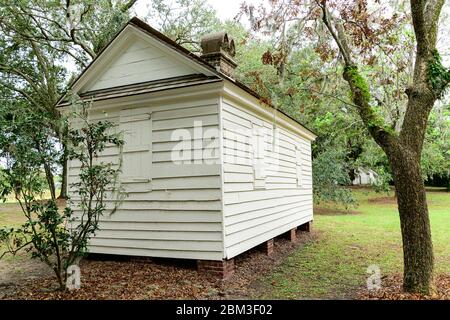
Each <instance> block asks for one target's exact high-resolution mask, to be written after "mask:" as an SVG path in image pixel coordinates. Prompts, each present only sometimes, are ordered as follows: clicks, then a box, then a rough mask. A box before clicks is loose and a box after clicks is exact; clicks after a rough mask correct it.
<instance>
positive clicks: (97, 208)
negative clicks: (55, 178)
mask: <svg viewBox="0 0 450 320" xmlns="http://www.w3.org/2000/svg"><path fill="white" fill-rule="evenodd" d="M74 117H76V119H77V120H79V121H81V126H80V128H77V129H70V130H69V133H68V137H67V139H68V141H69V142H70V148H69V150H70V151H69V159H72V160H77V161H78V162H79V163H80V172H79V175H78V178H79V179H78V181H77V182H74V183H73V184H72V185H71V188H73V190H74V193H75V197H74V199H71V200H69V205H68V206H67V207H65V208H63V209H61V208H59V207H58V205H57V202H56V198H55V197H54V195H52V197H51V199H50V200H40V199H42V193H43V192H44V191H45V190H46V189H47V188H48V187H49V186H48V183H49V181H47V180H46V179H45V174H43V171H44V170H45V164H47V165H50V166H52V165H56V164H57V162H58V156H57V154H56V153H48V152H47V153H44V152H42V150H41V147H42V146H43V144H54V141H48V140H47V134H46V133H45V132H43V131H42V130H36V131H35V133H36V134H34V135H33V134H32V133H31V132H27V133H26V134H24V133H23V132H22V131H23V130H27V131H34V129H36V128H37V127H39V126H44V123H43V122H42V121H45V120H46V119H45V118H44V117H43V118H42V119H41V120H42V121H40V122H39V119H36V118H33V117H31V116H29V115H26V114H23V113H22V114H15V115H6V116H5V115H2V118H1V119H2V128H5V126H6V129H3V130H5V131H2V132H3V133H4V134H2V135H1V136H0V157H2V158H3V159H6V168H5V169H4V171H3V172H4V174H3V175H2V180H1V182H2V185H1V186H0V190H6V191H10V190H12V191H13V193H14V196H15V198H16V200H17V201H18V203H19V204H20V206H21V208H22V212H23V214H24V216H25V218H26V222H25V223H24V224H23V225H22V226H21V227H19V228H6V227H5V228H3V229H1V230H0V244H3V245H4V248H6V249H5V251H4V252H3V253H2V254H1V255H0V258H1V257H3V256H5V255H6V254H16V253H17V252H18V251H20V250H22V249H27V250H29V251H31V255H32V258H37V259H39V260H41V261H42V262H44V263H45V264H47V265H48V266H49V267H50V268H51V269H52V270H53V272H54V274H55V276H56V279H57V281H58V284H59V287H60V289H61V290H63V289H64V288H65V285H66V279H67V268H68V267H69V266H71V265H74V264H77V263H78V261H79V259H80V258H81V257H83V256H84V254H85V253H86V252H87V243H88V240H89V239H90V237H91V236H92V235H93V234H94V233H95V231H96V230H98V221H99V218H100V217H101V216H102V215H103V214H104V212H105V210H106V206H105V203H104V200H105V198H106V196H107V194H115V195H116V197H117V200H120V187H119V186H118V185H117V184H116V177H117V175H118V173H119V171H120V166H119V167H117V166H116V165H113V164H111V163H104V162H101V161H99V159H98V157H99V154H100V153H101V152H102V151H103V150H104V148H105V147H106V145H107V144H111V145H113V146H117V147H120V146H122V144H123V141H122V140H121V139H120V137H119V136H118V134H111V133H109V132H110V131H111V129H112V128H113V127H114V124H112V123H110V122H108V121H99V122H89V121H88V108H87V106H86V105H85V104H82V105H81V107H80V111H79V113H77V114H76V115H75V116H74ZM45 149H46V150H57V148H55V146H54V145H53V146H46V148H45ZM1 194H2V197H3V199H5V196H6V195H7V194H8V192H1ZM116 203H117V204H119V203H120V201H117V202H116ZM113 211H114V210H113Z"/></svg>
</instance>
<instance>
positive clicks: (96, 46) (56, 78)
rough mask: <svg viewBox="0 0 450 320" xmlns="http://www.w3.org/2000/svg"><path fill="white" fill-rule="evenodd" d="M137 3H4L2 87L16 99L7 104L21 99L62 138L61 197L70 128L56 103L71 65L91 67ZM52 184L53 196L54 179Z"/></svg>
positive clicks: (0, 35) (0, 21)
mask: <svg viewBox="0 0 450 320" xmlns="http://www.w3.org/2000/svg"><path fill="white" fill-rule="evenodd" d="M135 2H136V0H127V1H122V0H120V1H106V0H102V1H92V0H85V1H71V0H67V1H43V0H30V1H28V0H27V1H23V0H16V1H14V2H13V3H11V1H3V0H2V1H0V16H1V19H0V91H1V92H2V93H3V95H5V96H7V97H8V99H9V98H11V97H14V99H9V100H8V103H9V104H10V103H12V102H14V101H15V100H16V101H17V104H20V108H21V109H22V110H23V112H28V113H39V114H40V115H39V116H45V117H46V119H47V121H46V123H47V124H48V125H49V126H50V128H51V131H49V132H48V134H49V139H54V138H56V139H58V141H59V144H60V145H61V146H62V152H61V155H60V166H61V167H62V170H60V171H59V172H60V173H61V177H62V183H61V196H62V197H65V196H66V186H67V183H66V172H67V171H66V170H67V156H68V154H67V152H66V151H65V147H66V139H67V134H68V131H67V128H66V127H65V123H64V121H62V120H61V117H60V114H59V112H58V110H57V109H56V108H55V105H56V102H57V100H58V99H59V97H60V96H61V94H62V92H63V91H64V88H65V86H66V84H67V83H68V82H69V80H70V78H71V73H72V72H73V71H76V70H67V66H68V65H69V64H72V65H74V66H76V67H77V70H78V71H79V69H80V68H84V67H86V66H87V64H88V63H89V62H90V61H91V60H92V59H93V58H95V57H96V55H97V53H98V52H99V51H100V50H101V49H102V48H103V47H104V46H105V45H106V43H107V42H108V41H109V40H110V39H111V37H112V36H113V35H114V34H115V33H116V32H117V30H119V28H120V27H121V26H122V25H123V24H124V23H125V22H126V21H127V20H128V19H129V11H130V9H131V7H132V6H133V5H134V3H135ZM11 101H12V102H11ZM2 103H3V102H2ZM0 107H3V106H1V105H0ZM6 107H7V106H6ZM46 174H48V175H49V176H48V177H47V179H48V180H53V179H54V174H55V171H51V170H50V168H46ZM49 188H50V193H51V194H52V196H54V194H55V192H56V190H55V187H54V183H51V184H49Z"/></svg>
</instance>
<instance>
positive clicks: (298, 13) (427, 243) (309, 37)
mask: <svg viewBox="0 0 450 320" xmlns="http://www.w3.org/2000/svg"><path fill="white" fill-rule="evenodd" d="M444 2H445V0H411V1H409V2H406V1H399V2H392V1H388V0H386V1H367V0H355V1H343V0H310V1H308V0H303V1H302V0H284V1H283V0H272V1H269V2H268V5H261V6H259V7H255V6H252V5H246V6H243V11H244V12H245V13H246V14H247V16H249V18H250V20H251V22H252V26H253V28H254V29H256V30H259V31H261V30H263V31H266V32H267V31H269V32H271V33H272V34H275V35H276V36H277V37H278V38H279V39H280V45H279V48H278V51H277V56H278V59H277V61H276V63H277V66H278V67H279V68H280V69H281V70H282V68H284V64H285V63H286V61H288V59H289V51H290V50H291V47H292V43H294V42H295V41H297V42H298V41H300V40H302V41H304V42H308V41H309V42H314V41H315V42H316V43H318V45H317V47H318V52H320V53H321V54H323V55H324V56H330V55H333V53H335V56H337V57H338V59H339V60H340V63H341V66H342V77H343V79H344V80H345V81H346V82H347V84H348V87H349V89H350V93H351V100H352V101H351V105H352V107H353V108H354V109H355V110H356V111H357V113H358V114H359V117H360V118H361V120H362V122H363V124H364V126H365V127H366V129H367V131H368V132H369V134H370V136H371V137H372V138H373V139H374V141H375V142H376V143H377V144H378V145H379V146H380V147H381V149H382V150H383V151H384V153H385V154H386V156H387V159H388V162H389V166H390V169H391V173H392V177H393V181H394V185H395V190H396V196H397V201H398V210H399V214H400V224H401V233H402V240H403V256H404V283H403V286H404V290H405V291H407V292H421V293H429V292H430V291H431V288H432V280H433V265H434V263H433V246H432V240H431V230H430V221H429V215H428V207H427V200H426V192H425V186H424V182H423V175H422V172H421V165H420V163H421V155H422V149H423V144H424V138H425V134H426V130H427V124H428V118H429V115H430V112H431V110H432V108H433V106H434V104H435V102H436V101H437V100H439V99H440V98H442V96H443V95H444V93H445V89H446V87H447V85H448V84H449V82H450V71H449V70H447V69H446V68H445V67H444V66H443V65H442V63H441V58H440V55H439V52H438V51H437V47H436V43H437V36H438V27H439V22H440V19H439V18H440V14H441V10H442V7H443V5H444ZM405 4H406V5H405ZM408 4H409V5H408ZM386 8H390V9H391V10H390V11H391V12H389V10H385V9H386ZM308 21H314V24H313V27H311V25H310V26H308V23H307V22H308ZM400 26H403V28H404V30H401V32H400V33H399V32H397V31H398V30H399V28H400ZM409 32H410V33H411V35H409ZM400 37H403V38H404V39H406V40H405V41H404V42H403V43H402V44H401V43H400V42H401V41H400V40H399V38H400ZM325 38H327V39H331V41H328V40H325ZM399 51H402V52H401V54H403V55H404V56H405V59H404V60H405V61H406V62H405V63H398V60H395V59H394V57H395V55H396V54H397V55H398V52H399ZM280 55H281V58H280ZM273 56H274V55H273V54H271V56H269V58H271V57H273ZM264 58H266V59H267V57H263V59H264ZM383 59H384V61H383ZM271 60H273V59H271ZM394 60H395V61H394ZM382 61H383V64H382ZM385 61H390V62H389V63H391V66H392V68H391V69H388V70H392V72H393V73H394V72H396V73H397V75H398V74H401V75H404V77H403V79H405V80H406V81H404V82H403V83H402V81H398V79H399V77H397V81H396V83H395V84H392V81H391V79H392V78H394V79H395V76H394V75H392V74H391V75H389V74H387V75H386V74H383V75H382V74H381V72H378V73H376V72H367V70H368V69H371V70H373V69H374V66H376V65H377V63H378V64H379V65H380V66H381V67H384V62H385ZM379 69H380V68H379ZM394 70H396V71H394ZM381 78H382V79H381ZM386 79H388V81H386ZM386 84H387V86H390V87H391V89H390V94H391V98H390V99H385V98H380V87H381V86H383V85H386ZM401 86H403V89H401ZM382 109H384V111H386V110H387V113H390V114H391V115H394V116H391V117H386V116H385V115H386V112H385V113H384V114H383V112H382ZM388 118H391V120H392V121H389V119H388Z"/></svg>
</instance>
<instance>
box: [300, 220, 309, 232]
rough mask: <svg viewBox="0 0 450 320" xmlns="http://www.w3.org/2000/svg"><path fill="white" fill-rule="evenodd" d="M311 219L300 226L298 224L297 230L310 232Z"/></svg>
mask: <svg viewBox="0 0 450 320" xmlns="http://www.w3.org/2000/svg"><path fill="white" fill-rule="evenodd" d="M311 223H312V222H311V221H309V222H307V223H304V224H302V225H300V226H298V230H300V231H306V232H310V231H311Z"/></svg>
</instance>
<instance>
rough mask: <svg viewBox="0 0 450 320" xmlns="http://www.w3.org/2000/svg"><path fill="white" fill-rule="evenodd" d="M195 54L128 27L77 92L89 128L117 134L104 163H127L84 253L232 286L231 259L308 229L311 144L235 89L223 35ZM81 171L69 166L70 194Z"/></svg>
mask: <svg viewBox="0 0 450 320" xmlns="http://www.w3.org/2000/svg"><path fill="white" fill-rule="evenodd" d="M201 46H202V49H203V53H202V55H201V56H197V55H195V54H193V53H191V52H189V51H188V50H186V49H185V48H183V47H181V46H180V45H178V44H176V43H175V42H173V41H172V40H170V39H169V38H167V37H166V36H164V35H163V34H161V33H159V32H158V31H156V30H155V29H153V28H151V27H150V26H148V25H147V24H145V23H144V22H142V21H141V20H139V19H137V18H133V19H132V20H131V21H130V22H129V23H128V24H127V25H126V26H125V27H124V28H123V29H122V30H121V31H120V32H119V33H118V34H117V35H116V36H115V37H114V39H113V40H112V41H111V42H110V43H109V44H108V45H107V46H106V47H105V48H104V49H103V50H102V51H101V52H100V53H99V54H98V56H97V58H96V59H95V60H94V61H92V63H91V64H90V65H89V66H88V67H87V68H86V69H85V70H84V71H83V73H82V74H81V75H80V76H79V77H78V79H76V80H75V81H74V83H73V84H72V86H71V88H70V90H71V92H74V93H76V94H78V95H79V97H80V98H81V99H85V100H89V101H92V107H91V109H90V119H92V121H95V120H103V119H107V120H109V121H111V122H114V123H115V124H117V128H119V129H120V130H121V132H123V134H124V140H125V145H124V147H123V150H122V152H120V151H119V150H118V148H113V147H110V148H107V149H106V150H105V151H104V152H103V153H102V155H101V159H102V160H104V161H105V162H112V163H118V162H119V158H121V159H122V173H121V175H120V183H121V185H122V187H123V190H124V191H125V193H126V195H127V197H126V198H125V199H124V200H123V202H122V203H121V204H120V206H119V208H118V210H117V211H116V212H115V213H114V214H111V215H104V216H103V217H102V219H101V222H100V230H99V231H98V232H97V233H96V235H95V237H93V238H92V239H91V240H90V243H89V250H90V252H91V253H102V254H114V255H131V256H146V257H167V258H182V259H196V260H198V267H199V270H200V271H216V272H218V273H220V274H221V275H222V276H224V277H228V275H229V274H231V272H232V270H233V257H236V256H237V255H239V254H240V253H242V252H244V251H246V250H249V249H251V248H253V247H255V246H257V245H261V244H263V245H266V246H267V250H268V251H269V252H270V250H271V246H272V245H273V240H272V239H273V238H274V237H276V236H279V235H281V234H284V233H286V234H287V235H291V236H292V237H295V230H296V228H297V227H301V228H304V229H308V227H309V223H310V222H311V221H312V220H313V208H312V206H313V200H312V176H311V142H312V141H313V140H314V139H315V137H316V136H315V135H314V133H312V132H311V131H310V130H308V129H307V128H305V127H304V126H302V125H301V124H300V123H298V122H297V121H295V120H294V119H292V118H290V117H289V116H287V115H285V114H283V113H282V112H280V111H279V110H276V109H275V108H273V107H272V106H270V105H267V104H265V103H264V102H262V101H261V99H260V98H259V97H258V95H257V94H256V93H255V92H253V91H252V90H250V89H249V88H248V87H246V86H245V85H243V84H241V83H239V82H238V81H236V80H235V79H234V68H235V67H236V64H235V62H234V61H233V56H234V42H233V41H232V40H231V39H228V37H227V35H226V34H225V33H218V34H214V35H210V36H207V37H205V38H204V39H202V43H201ZM68 100H69V99H68V98H67V97H62V98H61V100H60V101H59V102H58V106H59V107H60V108H61V110H62V111H63V112H66V111H67V110H69V109H70V108H71V107H70V104H69V102H68ZM73 120H75V119H73ZM78 168H79V167H77V163H75V162H70V163H69V169H68V180H69V184H70V182H71V181H74V179H76V178H77V175H78ZM109 201H114V199H110V200H109Z"/></svg>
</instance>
